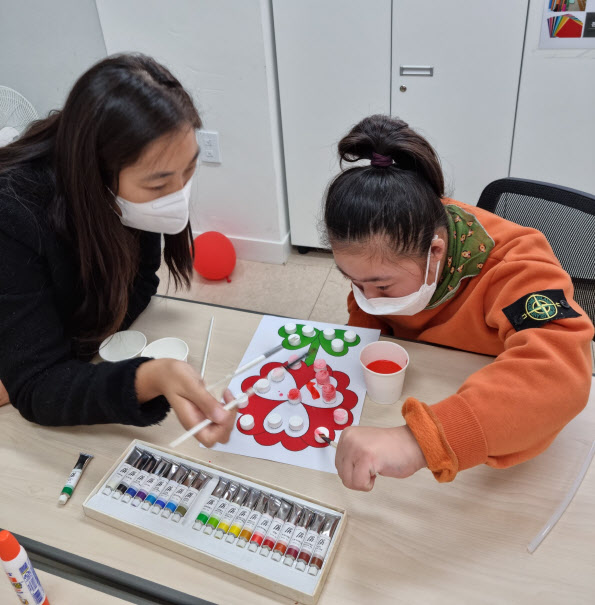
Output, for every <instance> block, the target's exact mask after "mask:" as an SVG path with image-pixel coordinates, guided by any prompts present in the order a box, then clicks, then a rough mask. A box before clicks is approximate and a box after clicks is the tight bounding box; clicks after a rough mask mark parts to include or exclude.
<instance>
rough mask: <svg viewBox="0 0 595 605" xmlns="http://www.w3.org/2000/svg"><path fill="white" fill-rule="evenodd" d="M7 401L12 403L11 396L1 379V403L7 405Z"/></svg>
mask: <svg viewBox="0 0 595 605" xmlns="http://www.w3.org/2000/svg"><path fill="white" fill-rule="evenodd" d="M6 403H10V398H9V397H8V391H7V390H6V389H5V388H4V385H3V384H2V381H1V380H0V405H5V404H6Z"/></svg>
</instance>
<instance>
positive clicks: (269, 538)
mask: <svg viewBox="0 0 595 605" xmlns="http://www.w3.org/2000/svg"><path fill="white" fill-rule="evenodd" d="M292 510H293V504H292V503H291V502H287V500H283V499H281V506H280V507H279V510H278V511H277V514H276V515H275V518H274V519H273V520H272V521H271V526H270V527H269V531H268V532H267V535H266V536H265V537H264V540H263V542H262V546H261V547H260V554H261V555H262V556H263V557H268V556H269V553H270V552H271V550H273V547H274V546H275V544H277V538H278V537H279V534H280V533H281V530H282V529H283V525H285V521H286V520H287V517H289V515H290V514H291V511H292Z"/></svg>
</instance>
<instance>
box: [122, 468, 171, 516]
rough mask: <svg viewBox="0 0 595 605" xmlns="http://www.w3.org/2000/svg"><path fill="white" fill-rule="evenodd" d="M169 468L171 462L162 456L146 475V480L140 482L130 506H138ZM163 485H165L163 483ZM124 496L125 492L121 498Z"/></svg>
mask: <svg viewBox="0 0 595 605" xmlns="http://www.w3.org/2000/svg"><path fill="white" fill-rule="evenodd" d="M170 469H171V462H170V461H169V460H166V459H165V458H162V460H161V462H159V463H158V464H157V466H156V467H155V470H154V471H153V472H152V473H151V474H150V475H149V476H148V477H147V480H146V481H145V482H144V483H143V484H142V486H141V488H140V489H139V490H138V492H136V496H134V499H133V500H132V506H138V505H139V504H140V503H141V502H144V501H145V498H146V497H147V496H148V495H149V494H150V493H151V491H152V490H153V488H154V487H155V486H156V485H157V483H158V481H159V480H160V479H162V478H163V477H165V476H166V475H167V473H169V470H170ZM163 485H165V483H164V484H163ZM125 497H126V494H124V496H123V497H122V500H124V498H125Z"/></svg>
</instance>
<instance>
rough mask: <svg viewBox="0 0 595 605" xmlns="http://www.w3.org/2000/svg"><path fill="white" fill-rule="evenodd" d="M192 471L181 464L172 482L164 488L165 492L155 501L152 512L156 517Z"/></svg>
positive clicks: (171, 479)
mask: <svg viewBox="0 0 595 605" xmlns="http://www.w3.org/2000/svg"><path fill="white" fill-rule="evenodd" d="M189 472H190V469H189V468H188V467H186V466H184V465H183V464H180V467H179V468H178V470H177V471H176V472H175V473H174V474H173V475H172V477H171V478H170V480H169V481H168V482H167V485H166V486H165V487H164V488H163V491H162V492H161V493H160V494H159V498H157V500H156V501H155V504H153V506H152V507H151V512H152V513H153V514H154V515H158V514H159V513H160V512H161V511H162V510H163V507H164V506H165V505H166V504H167V502H168V501H169V499H170V498H171V495H172V494H173V493H174V491H175V490H176V489H177V487H178V486H179V485H180V483H182V481H184V479H186V477H187V476H188V473H189Z"/></svg>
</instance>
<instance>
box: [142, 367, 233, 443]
mask: <svg viewBox="0 0 595 605" xmlns="http://www.w3.org/2000/svg"><path fill="white" fill-rule="evenodd" d="M135 387H136V393H137V396H138V400H139V402H140V403H141V404H142V403H144V402H145V401H149V400H150V399H153V398H154V397H157V396H158V395H164V396H165V398H166V399H167V400H168V402H169V404H170V405H171V407H172V409H173V410H174V412H175V413H176V416H177V417H178V420H179V421H180V424H181V425H182V426H183V427H184V428H185V429H186V430H188V429H191V428H192V427H193V426H195V425H196V424H198V423H199V422H201V421H203V420H204V419H205V418H209V420H212V421H213V424H210V425H209V426H207V427H206V428H204V429H203V430H202V431H200V432H198V433H197V434H196V435H195V437H196V439H198V441H200V442H201V443H202V444H203V445H205V446H206V447H212V446H213V445H215V443H218V442H219V443H227V441H229V435H230V433H231V430H232V429H233V426H234V422H235V416H236V413H235V411H228V410H224V409H223V406H222V405H221V403H220V402H219V401H217V400H216V399H215V398H214V397H213V396H212V395H211V394H210V393H209V392H208V391H207V390H206V388H205V385H204V382H203V381H202V380H201V378H200V376H199V375H198V373H197V372H196V370H194V368H193V367H192V366H191V365H189V364H187V363H186V362H185V361H177V360H175V359H153V360H151V361H146V362H145V363H143V364H141V365H140V366H139V367H138V369H137V371H136V381H135ZM224 398H225V401H226V402H230V401H232V400H233V395H232V394H231V392H230V391H229V390H228V391H226V392H225V396H224Z"/></svg>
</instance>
